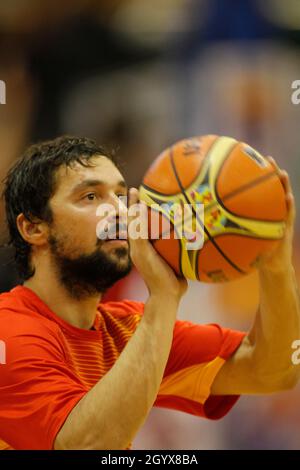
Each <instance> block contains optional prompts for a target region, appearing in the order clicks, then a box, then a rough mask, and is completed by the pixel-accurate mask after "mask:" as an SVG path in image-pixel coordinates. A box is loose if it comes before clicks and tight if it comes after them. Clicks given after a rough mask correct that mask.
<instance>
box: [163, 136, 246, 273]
mask: <svg viewBox="0 0 300 470" xmlns="http://www.w3.org/2000/svg"><path fill="white" fill-rule="evenodd" d="M217 140H218V139H216V140H215V141H214V142H216V141H217ZM235 145H237V144H234V146H233V147H235ZM233 147H231V149H230V151H229V153H228V154H227V155H229V154H230V153H231V152H232V149H233ZM209 153H210V152H208V154H209ZM169 157H170V161H171V165H172V168H173V171H174V175H175V177H176V179H177V183H178V186H179V187H180V189H181V192H182V194H183V196H184V198H185V200H186V201H187V203H188V204H190V201H189V199H188V197H187V195H186V193H185V189H184V188H183V186H182V184H181V181H180V178H179V175H178V173H177V170H176V166H175V162H174V157H173V147H170V150H169ZM225 159H226V158H225ZM192 211H193V213H194V215H195V216H196V219H197V220H198V222H199V224H200V226H201V227H202V229H203V230H204V232H205V233H206V235H207V237H208V238H209V240H210V241H211V242H212V244H213V245H214V247H215V248H216V250H218V252H219V253H220V255H221V256H223V258H224V259H225V260H226V261H227V262H228V263H229V264H230V265H231V266H232V267H233V268H234V269H236V271H238V272H239V273H240V274H246V273H245V272H244V271H243V270H242V269H240V268H239V267H238V266H237V265H236V264H235V263H234V262H233V261H231V259H230V258H228V256H227V255H226V254H225V253H224V252H223V251H222V249H221V248H220V247H219V246H218V244H217V243H216V242H215V241H214V239H213V237H212V236H211V235H210V233H209V231H208V230H207V228H206V227H205V225H204V224H202V222H201V220H199V217H198V214H197V212H196V211H195V209H194V207H193V206H192Z"/></svg>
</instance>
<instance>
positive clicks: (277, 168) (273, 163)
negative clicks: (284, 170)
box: [266, 156, 280, 173]
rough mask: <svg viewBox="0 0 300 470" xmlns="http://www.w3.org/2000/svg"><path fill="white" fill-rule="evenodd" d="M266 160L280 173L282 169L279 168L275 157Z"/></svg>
mask: <svg viewBox="0 0 300 470" xmlns="http://www.w3.org/2000/svg"><path fill="white" fill-rule="evenodd" d="M266 159H267V160H268V162H269V163H270V164H271V165H272V166H273V167H274V168H275V170H276V171H277V172H278V173H279V172H280V168H279V166H278V165H277V163H276V161H275V160H274V158H273V157H270V156H268V157H266Z"/></svg>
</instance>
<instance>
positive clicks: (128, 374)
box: [0, 137, 300, 449]
mask: <svg viewBox="0 0 300 470" xmlns="http://www.w3.org/2000/svg"><path fill="white" fill-rule="evenodd" d="M278 171H279V175H280V178H281V181H282V183H283V185H284V187H285V190H286V201H287V205H288V209H289V216H288V220H287V230H286V234H285V238H284V239H283V240H282V242H281V243H280V245H279V246H278V248H276V250H274V251H273V252H272V253H269V254H268V255H265V256H264V257H263V259H261V263H260V267H259V275H260V287H261V304H260V309H259V311H258V313H257V316H256V318H255V322H254V326H253V328H252V329H251V331H250V332H249V333H247V334H245V333H242V332H239V331H233V330H230V329H227V328H221V327H220V326H218V325H214V324H212V325H197V324H192V323H190V322H187V321H177V320H176V315H177V310H178V305H179V302H180V299H181V297H182V296H183V294H184V293H185V291H186V288H187V283H186V281H185V280H183V279H179V278H177V277H176V276H175V274H174V273H173V271H172V269H171V268H170V267H169V266H168V265H167V264H166V263H165V262H164V261H163V259H162V258H161V257H160V256H159V255H158V254H157V252H156V251H155V250H154V249H153V247H152V245H151V243H150V242H149V241H148V240H144V239H137V240H134V239H129V243H128V241H127V240H113V241H103V240H100V239H99V238H98V237H97V236H96V226H97V224H98V222H99V217H98V216H97V215H96V211H97V208H98V206H99V205H100V204H102V203H110V204H113V205H115V207H116V209H118V207H119V204H118V198H119V197H120V196H125V195H126V194H127V186H126V183H125V181H124V179H123V177H122V175H121V173H120V172H119V170H118V169H117V167H116V166H115V164H114V163H113V161H112V160H111V159H110V158H109V157H108V156H106V155H105V153H104V152H103V150H102V149H101V148H100V147H99V146H98V145H97V144H96V143H95V142H94V141H91V140H89V139H84V138H74V137H61V138H58V139H56V140H53V141H48V142H44V143H41V144H39V145H34V146H32V147H30V148H29V149H28V150H27V152H26V153H25V155H24V156H23V157H22V158H21V159H20V160H19V161H17V163H16V164H15V166H14V167H13V168H12V169H11V170H10V172H9V174H8V176H7V180H6V186H5V191H4V195H5V202H6V211H7V221H8V226H9V231H10V235H11V243H12V244H13V246H14V248H15V253H16V255H15V256H16V262H17V266H18V269H19V273H20V276H21V277H22V279H23V280H24V283H23V285H19V286H17V287H16V288H14V289H12V290H11V291H10V292H7V293H4V294H2V295H1V296H0V339H1V340H2V341H3V342H4V343H5V345H6V363H5V364H1V365H0V434H1V435H0V437H1V439H2V441H3V443H2V448H13V449H126V448H128V447H130V444H131V442H132V441H133V439H134V437H135V435H136V434H137V432H138V430H139V429H140V427H141V426H142V424H143V423H144V421H145V419H146V418H147V415H148V413H149V411H150V409H151V407H152V406H153V405H155V406H161V407H166V408H172V409H175V410H181V411H185V412H187V413H191V414H193V415H196V416H199V417H206V418H210V419H218V418H221V417H222V416H224V415H225V414H226V413H227V412H228V411H229V410H230V409H231V407H232V406H233V405H234V403H235V402H236V401H237V399H238V396H239V395H240V394H267V393H271V392H278V391H283V390H288V389H290V388H292V387H293V386H294V385H295V384H296V382H297V380H298V377H299V366H294V365H293V364H292V361H291V355H292V352H293V351H292V349H291V345H292V343H293V341H294V340H296V339H299V338H300V328H299V323H300V322H299V303H298V296H297V287H296V281H295V275H294V270H293V266H292V261H291V258H292V238H293V224H294V217H295V209H294V202H293V196H292V192H291V187H290V184H289V179H288V176H287V174H286V173H285V172H283V171H280V170H278ZM137 200H138V192H137V190H136V189H132V190H130V204H133V203H135V202H137ZM119 215H120V214H119ZM119 232H120V233H121V232H122V228H119ZM119 238H121V237H119ZM132 262H133V263H134V264H135V266H136V268H137V269H138V271H139V273H140V274H141V276H142V277H143V279H144V281H145V283H146V285H147V287H148V290H149V297H148V299H147V301H146V303H145V304H142V303H139V302H134V301H128V300H124V301H122V302H107V303H100V301H101V296H102V294H103V293H104V292H105V290H106V289H108V288H109V287H111V286H112V285H113V284H114V283H115V282H116V281H117V280H118V279H121V278H122V277H124V276H125V275H126V274H128V273H129V271H130V269H131V263H132ZM195 308H197V309H198V310H199V318H201V304H200V305H197V306H195Z"/></svg>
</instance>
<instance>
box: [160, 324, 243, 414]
mask: <svg viewBox="0 0 300 470" xmlns="http://www.w3.org/2000/svg"><path fill="white" fill-rule="evenodd" d="M244 336H245V333H243V332H240V331H235V330H231V329H228V328H221V327H220V326H219V325H216V324H209V325H198V324H194V323H191V322H187V321H177V322H176V324H175V328H174V336H173V343H172V348H171V352H170V356H169V359H168V362H167V365H166V369H165V373H164V378H163V381H162V383H161V386H160V389H159V393H158V396H157V399H156V401H155V406H159V407H164V408H170V409H175V410H178V411H183V412H186V413H190V414H193V415H195V416H201V417H204V418H209V419H219V418H222V417H223V416H224V415H225V414H227V413H228V411H229V410H230V409H231V408H232V406H233V405H234V404H235V403H236V401H237V400H238V398H239V397H238V396H233V395H230V396H229V395H228V396H213V395H211V391H210V390H211V386H212V384H213V381H214V379H215V377H216V375H217V373H218V372H219V370H220V369H221V367H222V366H223V365H224V364H225V362H226V360H227V359H228V358H229V357H230V356H231V355H232V354H233V353H234V352H235V351H236V349H237V348H238V347H239V345H240V344H241V341H242V340H243V338H244Z"/></svg>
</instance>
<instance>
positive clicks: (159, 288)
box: [128, 188, 187, 301]
mask: <svg viewBox="0 0 300 470" xmlns="http://www.w3.org/2000/svg"><path fill="white" fill-rule="evenodd" d="M137 203H139V204H144V203H143V202H139V194H138V190H137V189H135V188H131V189H130V191H129V207H131V206H132V205H133V204H137ZM144 207H145V210H144V211H139V217H140V220H141V221H142V223H145V224H147V223H148V215H147V210H146V205H145V204H144ZM135 218H136V217H134V216H129V215H128V239H129V245H130V257H131V259H132V261H133V263H134V265H135V266H136V268H137V270H138V271H139V273H140V275H141V276H142V277H143V279H144V281H145V283H146V285H147V287H148V289H149V292H150V294H158V295H159V296H160V297H163V296H164V295H165V296H167V297H169V298H170V297H171V298H174V299H175V300H178V301H179V300H180V298H181V297H182V296H183V295H184V293H185V292H186V290H187V281H186V279H185V278H182V277H177V276H176V274H175V273H174V271H173V269H172V268H171V267H170V266H169V265H168V264H167V263H166V261H164V260H163V258H162V257H161V256H160V255H159V254H158V252H157V251H156V250H155V249H154V248H153V246H152V244H151V243H150V242H149V240H148V239H143V238H138V239H136V240H134V239H133V238H132V237H131V236H130V225H129V224H130V223H131V222H132V221H133V220H134V219H135Z"/></svg>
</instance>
